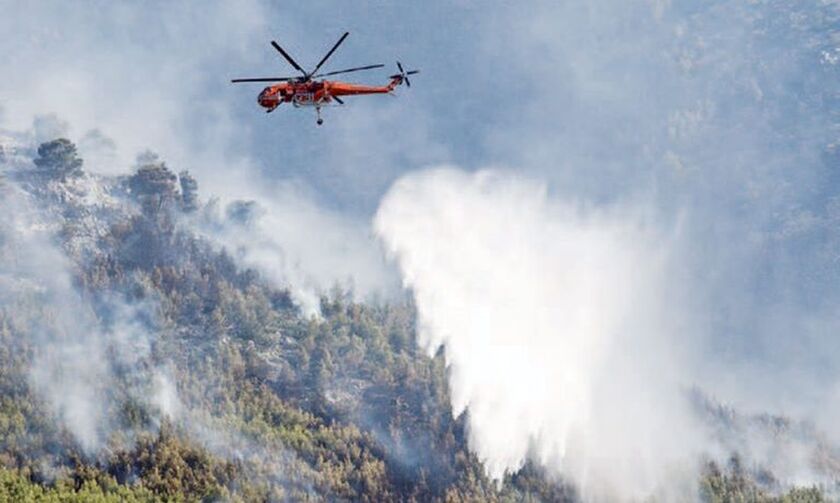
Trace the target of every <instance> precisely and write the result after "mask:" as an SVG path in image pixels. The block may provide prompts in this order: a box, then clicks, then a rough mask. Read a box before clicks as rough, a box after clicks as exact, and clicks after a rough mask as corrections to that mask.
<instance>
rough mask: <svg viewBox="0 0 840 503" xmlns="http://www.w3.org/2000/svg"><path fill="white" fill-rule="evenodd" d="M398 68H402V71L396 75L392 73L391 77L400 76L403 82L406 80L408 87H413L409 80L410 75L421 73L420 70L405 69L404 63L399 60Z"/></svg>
mask: <svg viewBox="0 0 840 503" xmlns="http://www.w3.org/2000/svg"><path fill="white" fill-rule="evenodd" d="M397 68H398V69H399V70H400V73H396V74H394V75H391V77H390V78H392V79H397V78H399V79H400V81H401V82H405V85H407V86H408V87H411V81H410V80H408V76H409V75H414V74H415V73H420V70H409V71H405V70H404V69H403V66H402V63H400V62H399V61H397Z"/></svg>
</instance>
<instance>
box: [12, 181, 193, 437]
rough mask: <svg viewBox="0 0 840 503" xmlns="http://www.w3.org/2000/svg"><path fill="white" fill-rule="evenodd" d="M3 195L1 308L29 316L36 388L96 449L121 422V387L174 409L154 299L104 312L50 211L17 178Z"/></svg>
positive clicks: (110, 306) (116, 303)
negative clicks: (156, 351)
mask: <svg viewBox="0 0 840 503" xmlns="http://www.w3.org/2000/svg"><path fill="white" fill-rule="evenodd" d="M0 196H2V199H0V210H2V212H3V214H4V218H3V219H2V220H0V258H2V260H0V301H2V304H0V307H8V308H9V313H10V314H11V315H12V316H13V319H14V318H15V317H17V318H20V319H21V320H23V321H21V322H20V323H21V325H22V326H23V327H25V330H22V332H23V333H24V334H25V335H26V337H28V338H29V339H30V340H29V344H30V345H31V347H32V352H33V354H32V362H31V365H30V367H29V380H30V383H31V384H32V389H33V390H34V391H35V393H37V395H38V396H39V397H40V398H41V399H42V400H44V402H45V404H46V405H47V407H48V408H49V410H50V411H51V412H52V413H53V414H54V415H55V417H56V418H57V419H58V421H59V422H60V423H61V424H62V425H63V426H64V427H66V428H67V429H68V431H70V432H71V433H72V434H73V436H74V438H75V439H76V440H77V441H78V443H79V445H80V446H81V448H82V449H83V450H84V451H85V452H86V453H88V454H95V453H96V452H97V451H98V450H99V449H100V448H101V447H103V445H105V443H106V442H107V441H108V439H109V436H110V435H111V434H112V433H114V432H115V431H116V430H118V429H120V425H118V424H114V422H113V419H112V418H111V415H110V414H109V410H110V408H111V407H112V406H113V405H114V400H115V396H114V395H115V394H116V395H118V396H119V395H122V396H124V397H130V398H132V399H134V400H139V401H141V402H143V403H147V404H150V405H153V406H155V407H156V409H157V411H159V412H161V413H163V414H174V413H175V412H176V408H175V406H174V404H176V403H177V396H176V395H175V393H176V392H175V390H174V389H172V386H171V385H168V380H167V377H166V375H165V372H164V370H162V368H158V366H156V365H149V362H150V361H151V357H152V354H151V353H152V336H153V333H152V330H151V328H150V327H149V326H148V323H149V319H150V318H153V317H154V306H153V305H152V304H151V303H137V302H128V301H126V300H124V299H121V298H112V299H110V300H109V301H107V302H103V303H102V304H101V305H100V306H99V312H97V310H96V309H95V305H94V303H93V302H92V301H91V299H89V298H88V297H87V296H85V295H84V294H83V293H81V292H80V291H79V290H78V289H77V288H76V286H75V285H74V282H73V268H74V266H73V264H72V262H71V261H70V259H69V258H68V257H67V255H65V253H64V252H63V251H62V249H61V248H60V247H59V246H58V245H56V244H55V242H54V235H53V232H52V225H53V223H52V222H49V221H48V220H49V216H48V215H46V214H44V213H43V212H42V211H41V210H40V209H39V208H38V207H37V205H36V204H35V203H34V202H33V201H32V200H31V199H30V197H29V196H28V195H27V194H26V193H25V192H24V191H22V190H19V189H18V187H17V186H16V185H15V184H14V183H13V182H9V183H8V184H7V185H5V186H0ZM118 374H123V376H124V377H123V379H122V380H120V379H119V378H118V377H117V375H118ZM154 414H155V412H154V411H153V415H154Z"/></svg>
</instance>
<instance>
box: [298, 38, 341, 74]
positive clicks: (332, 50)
mask: <svg viewBox="0 0 840 503" xmlns="http://www.w3.org/2000/svg"><path fill="white" fill-rule="evenodd" d="M347 35H350V32H349V31H346V32H344V35H342V36H341V38H340V39H338V42H336V43H335V45H334V46H333V47H332V49H330V52H328V53H327V55H326V56H324V57H323V58H321V61H320V62H319V63H318V64H317V65H316V66H315V68H314V69H313V70H312V71H311V72H309V73H308V75H313V74H314V73H315V72H317V71H318V70H319V69H320V68H321V65H323V64H324V62H326V61H327V60H328V59H329V58H330V56H332V53H334V52H335V50H336V49H338V46H340V45H341V43H342V42H344V39H345V38H347Z"/></svg>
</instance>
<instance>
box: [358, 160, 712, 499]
mask: <svg viewBox="0 0 840 503" xmlns="http://www.w3.org/2000/svg"><path fill="white" fill-rule="evenodd" d="M650 220H651V219H650V217H649V216H647V215H646V212H645V211H644V210H643V209H641V208H636V207H634V206H632V205H625V206H623V207H613V208H607V209H599V208H595V207H590V206H586V205H582V204H567V203H564V202H560V201H555V200H553V199H552V198H550V197H549V196H548V195H547V193H546V190H545V188H544V187H542V186H541V185H539V184H537V183H535V182H532V181H528V180H523V179H520V178H517V177H515V176H512V175H506V174H503V173H498V172H488V171H484V172H479V173H476V174H467V173H464V172H462V171H458V170H454V169H438V170H432V171H427V172H422V173H419V174H413V175H408V176H406V177H404V178H403V179H401V180H400V181H398V182H397V183H396V184H395V185H394V186H393V187H392V189H391V190H390V192H389V193H388V194H387V196H386V197H385V198H384V199H383V201H382V204H381V206H380V208H379V211H378V213H377V215H376V217H375V223H374V225H375V229H376V231H377V233H378V234H379V236H380V237H381V238H382V240H383V242H384V244H385V246H386V248H387V250H388V252H389V253H390V254H391V255H392V256H393V257H395V258H396V260H397V262H398V263H399V266H400V269H401V271H402V275H403V278H404V283H405V286H406V287H409V288H410V289H411V290H412V291H413V292H414V296H415V298H416V302H417V311H418V325H419V328H418V337H419V342H420V343H421V344H422V345H424V346H425V347H426V349H427V350H428V351H429V352H430V353H433V352H434V351H436V350H437V348H438V347H439V346H445V349H446V358H447V362H448V364H449V367H450V386H451V389H452V401H453V409H454V410H453V412H454V413H455V414H456V415H457V414H460V413H461V412H462V411H464V410H465V409H467V408H468V410H469V442H470V445H471V447H472V448H474V449H475V450H476V452H477V453H478V454H479V456H480V457H481V458H482V459H483V460H484V461H485V463H486V466H487V468H488V471H489V472H490V474H491V475H492V476H493V477H496V478H499V477H501V476H502V475H503V474H504V473H505V472H508V471H514V470H516V469H517V468H519V467H520V466H521V465H522V464H523V463H524V461H525V460H526V458H528V457H529V456H530V457H534V458H536V459H537V460H538V461H540V462H542V463H543V464H545V465H547V466H549V467H551V468H553V469H554V470H555V472H556V473H558V474H561V475H563V476H564V477H567V478H569V479H571V480H572V481H574V482H575V483H576V484H577V485H578V486H579V487H580V489H581V491H582V493H583V495H584V497H585V498H586V499H589V500H599V499H614V498H616V497H619V496H621V497H633V498H636V497H638V498H641V497H645V496H647V495H649V494H651V493H652V492H654V491H659V490H662V489H663V488H662V487H660V486H661V484H662V482H663V481H664V480H665V479H666V478H668V479H671V480H675V479H681V480H684V479H683V478H681V477H679V476H678V473H677V472H678V471H680V470H683V469H685V473H686V474H689V479H688V480H690V477H693V476H695V474H696V471H695V470H693V469H692V468H693V467H692V466H691V460H692V459H695V458H694V456H695V455H696V454H697V450H698V448H699V447H700V440H701V439H700V438H699V436H698V435H697V433H696V431H697V429H696V428H694V425H693V424H692V420H691V419H690V413H689V411H688V410H687V403H686V401H685V400H684V388H683V386H684V385H686V384H690V383H684V382H683V381H682V380H681V379H680V375H684V373H685V370H686V369H685V363H686V362H685V359H684V358H683V357H682V356H681V351H680V350H678V348H679V347H680V346H681V345H682V344H683V343H682V341H681V340H680V336H681V335H683V334H680V330H681V329H682V327H680V326H679V325H678V323H679V321H680V320H681V319H684V317H683V316H681V315H680V313H678V310H679V303H678V302H673V301H672V300H674V299H673V296H675V295H677V294H678V291H677V290H678V289H677V288H674V285H673V284H672V282H674V281H678V280H677V279H676V278H675V274H676V273H677V271H676V269H675V267H674V264H673V261H672V257H671V256H670V252H671V249H672V246H671V245H670V244H669V237H668V236H667V235H662V234H661V233H659V232H657V231H656V229H655V228H654V227H653V225H652V223H651V221H650Z"/></svg>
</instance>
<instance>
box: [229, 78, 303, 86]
mask: <svg viewBox="0 0 840 503" xmlns="http://www.w3.org/2000/svg"><path fill="white" fill-rule="evenodd" d="M296 78H297V77H260V78H255V79H233V80H231V82H232V83H234V84H238V83H240V82H286V81H289V80H295V79H296Z"/></svg>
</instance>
